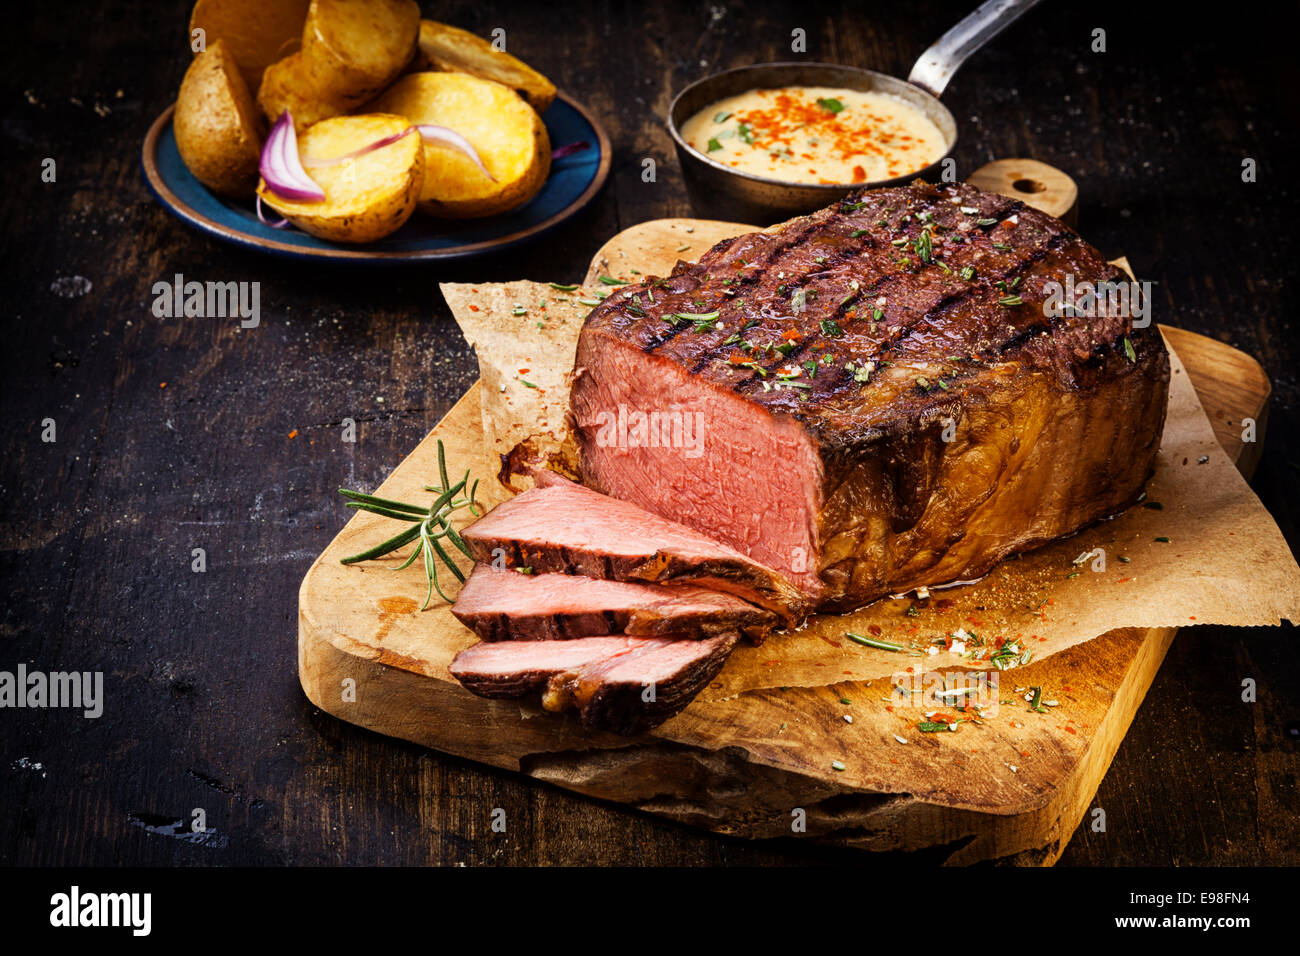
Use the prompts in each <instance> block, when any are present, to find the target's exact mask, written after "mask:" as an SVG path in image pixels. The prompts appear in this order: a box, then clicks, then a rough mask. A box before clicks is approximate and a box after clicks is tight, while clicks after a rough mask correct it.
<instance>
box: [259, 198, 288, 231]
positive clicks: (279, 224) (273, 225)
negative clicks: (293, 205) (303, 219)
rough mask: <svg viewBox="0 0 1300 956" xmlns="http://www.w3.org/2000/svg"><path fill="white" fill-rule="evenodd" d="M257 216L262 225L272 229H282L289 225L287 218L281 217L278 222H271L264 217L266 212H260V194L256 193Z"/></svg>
mask: <svg viewBox="0 0 1300 956" xmlns="http://www.w3.org/2000/svg"><path fill="white" fill-rule="evenodd" d="M257 218H258V220H259V221H261V223H262V224H263V225H264V226H270V227H271V228H272V229H283V228H284V227H285V226H287V225H289V220H288V219H281V220H280V221H279V222H272V221H271V220H269V219H267V218H266V213H264V212H262V194H261V193H258V194H257Z"/></svg>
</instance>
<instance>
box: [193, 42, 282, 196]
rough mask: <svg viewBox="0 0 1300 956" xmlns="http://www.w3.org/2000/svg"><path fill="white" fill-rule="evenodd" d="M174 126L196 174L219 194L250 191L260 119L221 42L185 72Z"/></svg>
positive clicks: (257, 153) (258, 152)
mask: <svg viewBox="0 0 1300 956" xmlns="http://www.w3.org/2000/svg"><path fill="white" fill-rule="evenodd" d="M172 129H173V130H174V131H175V134H176V148H177V150H178V151H179V152H180V154H181V159H182V160H184V162H185V165H186V167H187V168H188V169H189V171H190V172H191V173H193V174H194V178H195V179H197V180H198V181H199V182H201V183H203V185H205V186H207V187H208V188H209V189H211V190H212V191H213V192H215V193H220V194H221V195H223V196H242V197H247V196H249V195H250V194H251V193H252V190H253V187H254V185H255V184H256V183H257V161H258V157H259V156H260V155H261V152H262V119H261V117H260V116H259V115H258V113H257V108H256V107H255V106H254V105H253V97H252V96H251V95H249V92H248V85H247V84H246V83H245V82H244V77H243V75H242V74H241V73H240V72H239V67H238V65H237V64H236V63H235V60H234V57H233V56H231V54H230V51H229V50H228V49H227V48H226V45H225V41H223V40H218V41H216V42H215V43H213V44H211V45H210V46H209V47H208V48H207V49H206V50H204V51H203V52H202V53H200V54H199V55H198V56H196V57H195V58H194V61H193V62H192V63H191V64H190V67H189V69H188V70H186V71H185V78H184V79H183V80H181V91H180V94H179V95H178V96H177V98H176V112H175V114H173V116H172Z"/></svg>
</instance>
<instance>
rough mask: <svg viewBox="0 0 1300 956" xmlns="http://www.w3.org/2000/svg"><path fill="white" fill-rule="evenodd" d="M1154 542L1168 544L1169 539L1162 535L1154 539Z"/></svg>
mask: <svg viewBox="0 0 1300 956" xmlns="http://www.w3.org/2000/svg"><path fill="white" fill-rule="evenodd" d="M1156 540H1157V541H1159V542H1161V543H1162V544H1168V543H1169V539H1168V538H1166V537H1165V536H1164V535H1163V534H1162V535H1161V536H1160V537H1158V538H1156Z"/></svg>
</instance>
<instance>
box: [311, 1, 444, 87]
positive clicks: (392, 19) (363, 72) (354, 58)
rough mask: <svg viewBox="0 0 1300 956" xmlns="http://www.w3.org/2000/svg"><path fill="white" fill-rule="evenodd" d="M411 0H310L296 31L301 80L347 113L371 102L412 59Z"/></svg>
mask: <svg viewBox="0 0 1300 956" xmlns="http://www.w3.org/2000/svg"><path fill="white" fill-rule="evenodd" d="M419 32H420V7H419V4H417V3H416V2H415V0H367V2H366V3H357V2H355V0H351V2H349V0H312V3H311V7H310V9H309V10H308V11H307V22H306V25H305V26H304V27H303V32H302V67H303V77H304V79H305V81H306V83H307V84H308V86H309V87H310V88H311V89H312V90H314V91H316V92H317V93H318V94H319V95H322V96H323V97H325V98H326V99H328V100H330V101H332V102H336V103H341V104H343V105H344V106H346V107H347V108H349V109H352V108H355V107H358V106H361V105H362V104H364V103H366V102H367V101H369V100H372V99H374V98H375V97H376V96H378V95H379V94H380V93H382V92H383V91H384V90H385V89H386V88H387V87H388V86H389V84H391V83H392V82H393V80H395V79H397V77H398V76H399V75H401V73H402V70H404V69H405V68H406V65H407V64H408V63H410V62H411V59H412V57H414V56H415V50H416V39H417V37H418V36H419Z"/></svg>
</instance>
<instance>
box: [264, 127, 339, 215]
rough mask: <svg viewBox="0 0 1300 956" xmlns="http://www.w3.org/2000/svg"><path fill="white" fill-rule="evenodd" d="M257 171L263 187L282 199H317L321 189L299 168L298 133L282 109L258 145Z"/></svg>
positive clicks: (321, 197)
mask: <svg viewBox="0 0 1300 956" xmlns="http://www.w3.org/2000/svg"><path fill="white" fill-rule="evenodd" d="M258 171H259V172H260V173H261V174H262V179H263V180H265V181H266V188H267V189H269V190H271V192H273V193H275V194H276V195H277V196H282V197H284V198H285V199H305V200H321V199H324V198H325V190H323V189H321V188H320V186H319V185H317V184H316V183H315V182H313V181H312V179H311V177H310V176H308V175H307V171H306V170H305V169H303V168H302V159H301V158H300V157H299V156H298V135H297V133H295V132H294V128H293V117H292V116H290V115H289V111H288V110H285V111H284V112H283V113H281V114H280V118H279V119H278V120H276V121H275V125H274V126H273V127H271V132H270V134H269V135H268V136H267V137H266V144H265V145H264V146H263V147H262V156H261V159H260V161H259V162H258Z"/></svg>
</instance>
